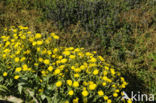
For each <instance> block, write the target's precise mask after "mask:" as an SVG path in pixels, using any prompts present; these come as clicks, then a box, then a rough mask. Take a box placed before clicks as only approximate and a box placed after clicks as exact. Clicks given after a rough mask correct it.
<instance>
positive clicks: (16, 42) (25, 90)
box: [0, 26, 127, 103]
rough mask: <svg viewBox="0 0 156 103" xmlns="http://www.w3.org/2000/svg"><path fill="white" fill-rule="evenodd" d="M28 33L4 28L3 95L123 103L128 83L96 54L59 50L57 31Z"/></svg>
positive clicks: (1, 49) (0, 55)
mask: <svg viewBox="0 0 156 103" xmlns="http://www.w3.org/2000/svg"><path fill="white" fill-rule="evenodd" d="M27 29H28V27H23V26H19V27H18V28H15V27H14V26H12V27H11V28H10V29H7V28H5V30H4V33H3V35H2V36H1V38H0V41H1V42H0V58H1V59H0V74H1V75H0V78H1V79H0V83H1V84H2V86H3V87H5V88H6V89H5V90H3V91H1V89H0V92H1V93H3V94H4V93H5V92H6V91H7V94H8V95H15V96H19V97H20V98H23V99H24V100H25V101H30V100H31V99H33V100H34V101H39V102H43V101H44V102H46V101H47V102H52V103H53V102H54V103H58V102H59V103H64V102H65V103H68V102H73V103H78V102H81V103H82V102H84V103H86V102H89V103H90V102H92V103H97V102H98V103H100V102H101V103H103V102H104V101H105V102H106V101H107V102H108V103H111V101H113V102H114V101H116V102H117V101H120V100H121V94H122V90H123V88H125V86H126V85H127V82H125V79H124V78H123V77H121V75H120V73H119V72H118V71H117V70H115V69H114V67H113V66H111V65H109V64H107V63H106V62H105V60H104V59H103V57H102V56H98V55H97V54H96V51H93V52H87V51H86V50H85V49H84V48H74V47H59V46H58V42H59V41H58V40H57V39H59V36H57V35H56V34H55V33H51V34H50V35H49V34H40V33H35V32H31V31H28V30H27Z"/></svg>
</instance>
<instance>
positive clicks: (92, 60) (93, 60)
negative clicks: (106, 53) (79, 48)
mask: <svg viewBox="0 0 156 103" xmlns="http://www.w3.org/2000/svg"><path fill="white" fill-rule="evenodd" d="M96 61H97V60H96V59H95V58H91V59H90V60H89V62H96Z"/></svg>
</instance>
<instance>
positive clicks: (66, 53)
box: [62, 51, 70, 56]
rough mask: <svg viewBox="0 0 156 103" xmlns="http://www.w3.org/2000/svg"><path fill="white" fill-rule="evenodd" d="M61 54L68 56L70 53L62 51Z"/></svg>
mask: <svg viewBox="0 0 156 103" xmlns="http://www.w3.org/2000/svg"><path fill="white" fill-rule="evenodd" d="M62 54H64V55H67V56H68V55H70V52H69V51H64V52H63V53H62Z"/></svg>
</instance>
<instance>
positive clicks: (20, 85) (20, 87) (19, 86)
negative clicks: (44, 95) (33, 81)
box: [18, 83, 25, 94]
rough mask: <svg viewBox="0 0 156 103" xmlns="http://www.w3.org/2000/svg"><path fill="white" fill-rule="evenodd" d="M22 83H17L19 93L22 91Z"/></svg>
mask: <svg viewBox="0 0 156 103" xmlns="http://www.w3.org/2000/svg"><path fill="white" fill-rule="evenodd" d="M24 84H25V83H18V91H19V93H20V94H21V93H22V89H23V85H24Z"/></svg>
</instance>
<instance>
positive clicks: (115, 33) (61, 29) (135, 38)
mask: <svg viewBox="0 0 156 103" xmlns="http://www.w3.org/2000/svg"><path fill="white" fill-rule="evenodd" d="M155 7H156V6H155V1H153V0H111V1H110V0H1V1H0V27H1V28H5V27H10V26H12V25H14V26H15V27H17V26H19V25H24V26H28V27H29V28H30V31H36V32H37V33H42V34H48V32H54V33H56V34H58V35H59V37H60V39H59V42H58V43H57V45H58V47H75V48H81V47H83V48H85V50H86V51H97V54H98V55H101V56H103V57H104V59H105V61H106V62H107V63H109V64H111V65H113V66H114V67H115V68H116V69H117V70H119V71H120V72H121V75H122V76H124V77H125V80H126V81H127V82H128V85H127V88H126V90H125V91H126V92H127V93H130V92H131V91H136V92H138V91H140V92H142V93H146V94H149V93H150V94H155V95H156V79H155V78H156V72H155V68H156V35H155V30H156V23H155V21H156V19H155V12H154V11H155V9H156V8H155ZM1 34H5V33H4V31H3V30H1ZM1 74H2V73H1ZM1 84H2V85H3V83H1ZM11 95H15V94H11Z"/></svg>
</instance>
